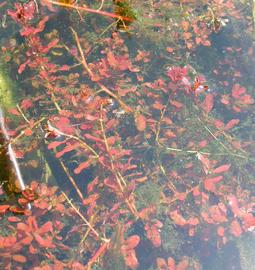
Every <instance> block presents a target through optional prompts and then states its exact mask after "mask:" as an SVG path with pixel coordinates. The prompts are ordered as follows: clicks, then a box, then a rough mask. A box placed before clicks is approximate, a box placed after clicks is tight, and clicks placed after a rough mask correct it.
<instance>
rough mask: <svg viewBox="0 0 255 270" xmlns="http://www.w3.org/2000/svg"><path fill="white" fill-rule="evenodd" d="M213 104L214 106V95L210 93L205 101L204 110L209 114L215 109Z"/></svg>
mask: <svg viewBox="0 0 255 270" xmlns="http://www.w3.org/2000/svg"><path fill="white" fill-rule="evenodd" d="M213 104H214V95H213V94H210V93H209V94H207V95H206V96H205V100H204V102H203V103H202V109H203V110H204V111H205V112H206V113H209V112H210V111H211V110H212V108H213Z"/></svg>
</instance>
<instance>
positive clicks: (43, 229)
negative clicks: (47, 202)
mask: <svg viewBox="0 0 255 270" xmlns="http://www.w3.org/2000/svg"><path fill="white" fill-rule="evenodd" d="M37 232H38V233H39V234H41V235H42V234H45V233H47V232H53V226H52V222H51V221H47V222H46V223H44V224H43V225H42V226H41V227H40V228H39V229H38V230H37Z"/></svg>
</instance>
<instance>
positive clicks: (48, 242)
mask: <svg viewBox="0 0 255 270" xmlns="http://www.w3.org/2000/svg"><path fill="white" fill-rule="evenodd" d="M34 238H35V240H36V241H37V243H38V244H39V245H40V246H41V247H43V248H54V247H56V246H55V244H53V243H52V238H51V237H50V236H49V237H46V238H42V237H41V236H40V235H39V234H38V233H34Z"/></svg>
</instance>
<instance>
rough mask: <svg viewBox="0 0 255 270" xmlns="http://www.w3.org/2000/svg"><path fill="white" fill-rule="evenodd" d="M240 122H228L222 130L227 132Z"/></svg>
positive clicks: (237, 120) (236, 120) (234, 120)
mask: <svg viewBox="0 0 255 270" xmlns="http://www.w3.org/2000/svg"><path fill="white" fill-rule="evenodd" d="M239 122H240V120H239V119H232V120H230V121H229V122H228V123H227V124H226V125H225V127H224V130H229V129H231V128H233V127H234V126H236V125H237V124H239Z"/></svg>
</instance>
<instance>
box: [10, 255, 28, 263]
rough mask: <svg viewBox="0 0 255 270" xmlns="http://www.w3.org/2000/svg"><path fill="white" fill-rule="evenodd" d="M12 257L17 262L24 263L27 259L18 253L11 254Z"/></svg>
mask: <svg viewBox="0 0 255 270" xmlns="http://www.w3.org/2000/svg"><path fill="white" fill-rule="evenodd" d="M12 259H13V260H14V261H16V262H19V263H25V262H26V261H27V259H26V257H25V256H23V255H19V254H16V255H13V256H12Z"/></svg>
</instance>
